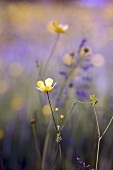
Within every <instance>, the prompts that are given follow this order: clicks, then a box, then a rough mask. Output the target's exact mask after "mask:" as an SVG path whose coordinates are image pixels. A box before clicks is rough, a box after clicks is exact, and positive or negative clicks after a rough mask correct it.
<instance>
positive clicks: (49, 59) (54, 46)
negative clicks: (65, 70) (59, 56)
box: [43, 34, 60, 77]
mask: <svg viewBox="0 0 113 170" xmlns="http://www.w3.org/2000/svg"><path fill="white" fill-rule="evenodd" d="M59 37H60V34H57V38H56V41H55V43H54V45H53V48H52V50H51V53H50V56H49V58H48V59H47V62H46V64H45V67H44V71H43V77H44V76H45V73H46V71H47V68H48V67H49V64H50V62H51V58H52V55H53V53H54V51H55V48H56V46H57V43H58V40H59Z"/></svg>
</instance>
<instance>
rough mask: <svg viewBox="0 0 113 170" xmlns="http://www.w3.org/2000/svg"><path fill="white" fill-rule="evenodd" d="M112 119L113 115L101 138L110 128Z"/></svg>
mask: <svg viewBox="0 0 113 170" xmlns="http://www.w3.org/2000/svg"><path fill="white" fill-rule="evenodd" d="M112 120H113V116H112V118H111V119H110V121H109V123H108V125H107V127H106V129H105V130H104V132H103V134H102V135H101V138H102V137H103V136H104V135H105V133H106V131H107V130H108V128H109V126H110V125H111V122H112Z"/></svg>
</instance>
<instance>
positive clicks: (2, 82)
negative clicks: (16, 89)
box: [0, 80, 8, 94]
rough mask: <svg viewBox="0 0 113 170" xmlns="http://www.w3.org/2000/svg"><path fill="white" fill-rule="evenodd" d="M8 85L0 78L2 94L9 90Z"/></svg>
mask: <svg viewBox="0 0 113 170" xmlns="http://www.w3.org/2000/svg"><path fill="white" fill-rule="evenodd" d="M7 89H8V86H7V83H6V82H5V81H4V80H0V94H4V93H6V92H7Z"/></svg>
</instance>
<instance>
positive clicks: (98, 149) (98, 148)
mask: <svg viewBox="0 0 113 170" xmlns="http://www.w3.org/2000/svg"><path fill="white" fill-rule="evenodd" d="M100 140H101V138H99V137H98V147H97V157H96V169H95V170H97V169H98V158H99V151H100Z"/></svg>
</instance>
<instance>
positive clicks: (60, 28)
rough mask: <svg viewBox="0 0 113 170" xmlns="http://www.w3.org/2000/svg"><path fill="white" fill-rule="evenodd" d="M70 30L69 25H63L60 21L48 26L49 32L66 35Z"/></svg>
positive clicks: (52, 22)
mask: <svg viewBox="0 0 113 170" xmlns="http://www.w3.org/2000/svg"><path fill="white" fill-rule="evenodd" d="M68 28H69V26H68V25H63V24H61V23H59V22H58V21H51V22H50V23H49V24H48V30H49V31H51V32H57V33H65V32H66V31H67V30H68Z"/></svg>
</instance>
